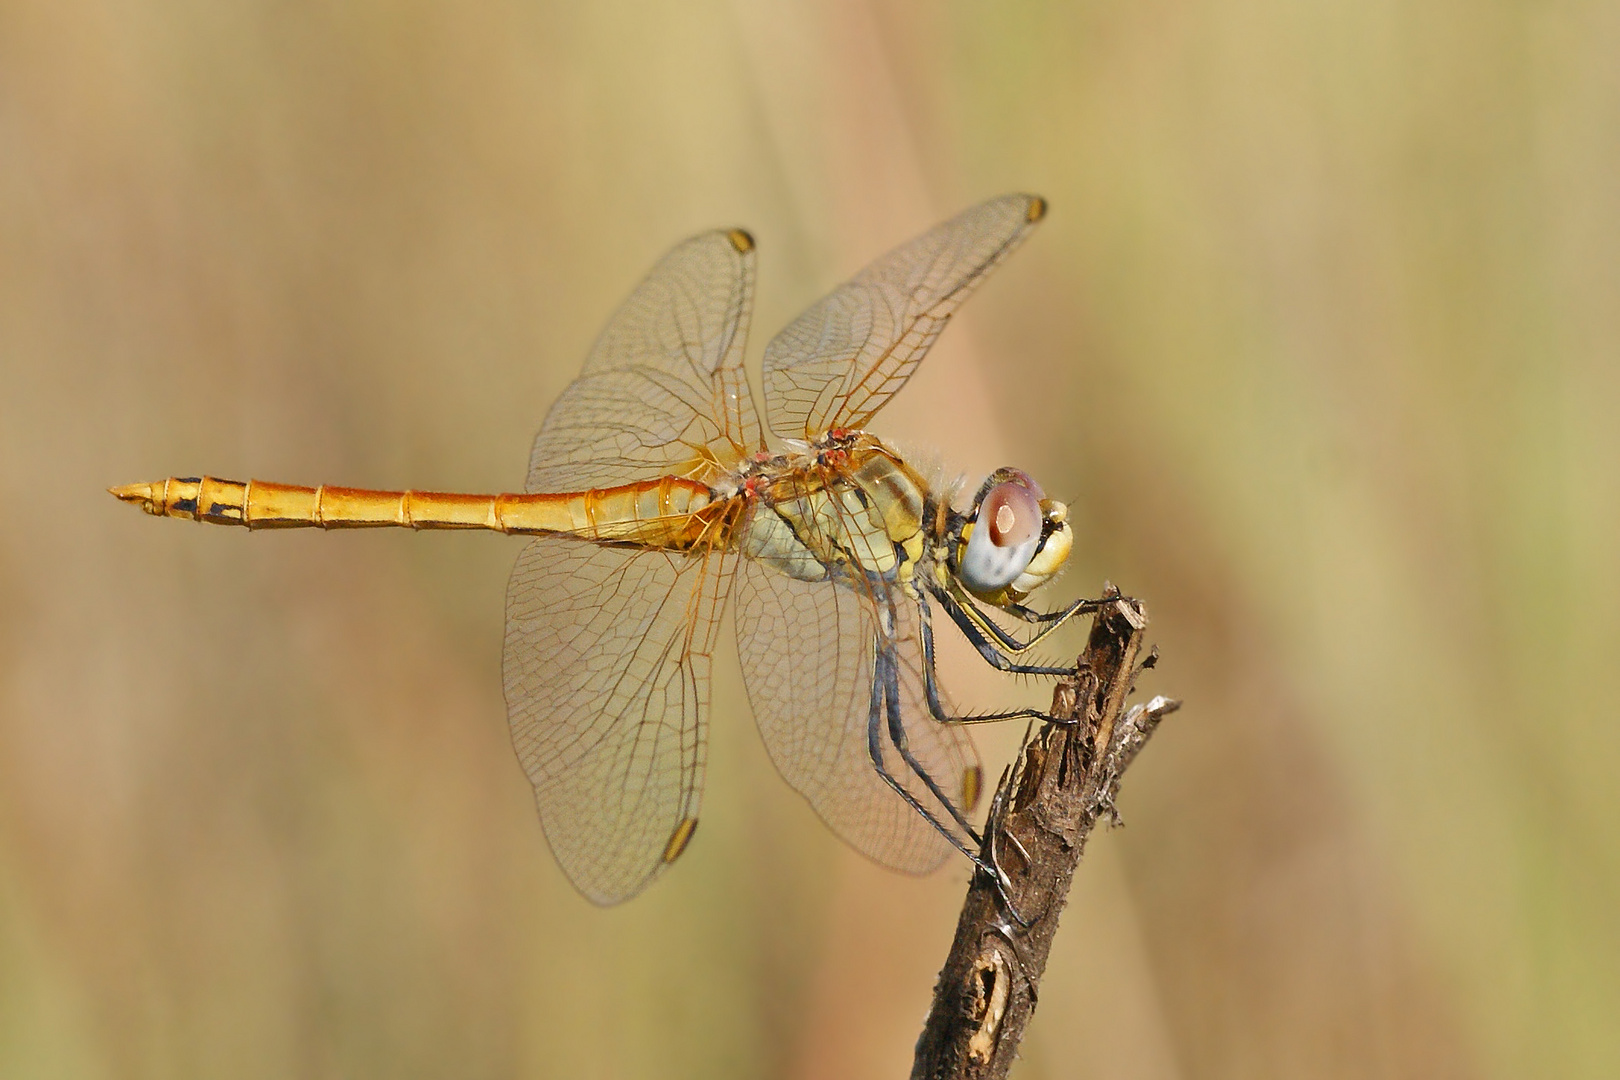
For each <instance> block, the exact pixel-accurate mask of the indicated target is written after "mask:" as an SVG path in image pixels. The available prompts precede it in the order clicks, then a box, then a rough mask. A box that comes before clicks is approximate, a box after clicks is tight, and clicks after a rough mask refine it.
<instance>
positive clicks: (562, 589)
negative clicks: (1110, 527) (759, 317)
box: [109, 195, 1096, 905]
mask: <svg viewBox="0 0 1620 1080" xmlns="http://www.w3.org/2000/svg"><path fill="white" fill-rule="evenodd" d="M1045 212H1046V203H1045V201H1044V200H1043V199H1041V198H1039V197H1038V196H1033V195H1005V196H1002V197H1000V198H995V199H991V200H989V201H988V202H984V203H981V204H980V205H977V206H974V207H972V208H970V209H968V210H966V211H965V212H963V213H961V214H959V215H958V216H957V217H954V218H952V219H951V220H949V221H946V222H944V223H943V224H941V225H938V226H936V227H935V228H933V229H931V230H930V231H928V232H926V233H924V234H922V235H921V236H919V237H917V238H915V239H913V240H911V241H910V242H908V243H906V244H904V245H902V246H900V247H898V248H896V249H895V250H893V251H891V252H889V253H888V254H886V255H884V256H882V257H881V258H879V259H877V260H876V261H875V262H873V263H872V264H871V265H869V266H867V267H866V268H865V269H864V270H862V271H861V272H860V273H859V274H857V275H856V276H855V277H854V278H852V279H851V280H850V281H848V282H847V283H845V284H844V285H842V286H840V287H839V288H837V289H835V290H834V291H833V292H831V293H830V294H828V295H827V296H825V297H823V298H822V299H821V300H819V301H818V302H816V303H815V304H814V305H812V306H811V307H810V308H809V309H808V310H806V311H805V312H804V313H803V314H802V315H800V316H799V317H798V318H797V319H795V320H794V321H793V322H792V323H790V324H789V325H788V326H787V327H786V328H785V329H784V330H782V331H781V333H779V334H778V335H777V336H776V337H775V338H774V339H773V340H772V341H771V342H770V343H769V344H768V345H767V346H766V348H765V355H764V361H763V382H764V386H763V389H764V406H765V408H764V419H765V423H764V424H763V425H762V424H761V422H760V415H759V412H758V411H757V409H756V402H755V398H754V395H753V391H752V389H751V387H750V384H749V380H748V376H747V373H746V371H745V369H744V366H743V353H744V344H745V338H746V335H747V331H748V324H749V317H750V313H751V309H752V302H753V296H754V257H755V245H754V240H753V238H752V237H751V236H750V235H749V234H748V233H747V232H744V231H742V230H741V229H722V230H715V231H711V232H706V233H702V234H700V235H697V236H694V237H692V238H691V239H689V240H686V241H685V242H683V243H681V244H679V245H678V246H676V247H675V248H674V249H673V250H672V251H670V252H669V253H668V254H667V255H665V256H664V257H663V259H662V260H661V261H659V262H658V264H657V265H656V266H655V267H654V268H653V269H652V271H651V272H650V273H649V274H648V275H647V277H646V278H645V279H644V280H643V281H642V282H641V284H640V285H639V286H638V287H637V288H636V289H635V291H634V292H632V293H631V294H630V296H629V298H628V299H627V300H626V301H625V302H624V304H623V305H622V306H621V307H620V308H619V309H618V310H617V312H616V313H615V314H614V315H613V316H612V317H611V319H610V320H609V322H608V324H607V326H606V328H605V329H604V330H603V331H602V334H601V336H600V337H599V338H598V339H597V341H596V343H595V345H594V347H593V348H592V350H591V352H590V355H589V357H588V358H587V360H586V362H585V367H584V370H583V372H582V373H581V375H580V376H579V378H578V379H576V380H575V381H574V382H573V383H572V384H570V385H569V386H568V387H567V388H566V389H565V390H564V391H563V393H562V395H561V397H559V398H558V399H557V401H556V403H555V404H554V405H553V406H552V408H551V410H550V412H549V413H548V414H547V416H546V419H545V421H544V424H543V426H542V427H541V429H540V432H539V434H538V436H537V437H536V439H535V442H534V447H533V451H532V453H531V455H530V458H529V472H528V478H527V482H526V484H525V490H524V491H523V492H521V493H506V494H496V495H470V494H456V493H446V492H434V491H414V490H406V491H377V490H368V489H357V488H344V487H334V486H327V485H320V486H317V487H301V486H296V485H290V484H278V483H269V482H265V481H259V480H250V481H245V482H243V481H234V480H224V479H219V478H215V477H208V476H202V477H170V478H168V479H166V480H161V481H158V482H156V483H142V484H129V485H125V486H122V487H115V488H111V489H109V490H110V491H111V493H112V494H113V495H115V496H117V497H118V498H119V499H122V500H124V501H126V502H130V503H133V504H135V505H137V506H139V507H140V508H142V509H144V510H145V511H146V512H147V513H149V514H154V515H158V516H167V517H174V518H187V519H190V520H193V521H198V522H206V523H210V524H216V525H235V526H246V527H247V528H249V529H276V528H301V527H316V528H322V529H338V528H364V527H385V526H398V527H405V528H411V529H484V530H493V531H496V532H501V533H512V534H521V535H524V536H529V537H532V538H533V539H531V540H530V541H529V543H528V545H527V546H526V547H525V548H524V549H523V551H522V553H521V554H520V555H519V557H518V560H517V564H516V566H515V568H514V569H513V571H512V575H511V579H510V581H509V584H508V587H507V595H506V624H505V625H506V634H505V645H504V655H503V664H502V675H503V682H504V689H505V696H506V704H507V712H508V718H509V720H510V723H511V731H512V742H513V745H514V747H515V749H516V752H517V757H518V759H519V761H520V762H521V763H522V766H523V769H524V771H525V773H526V774H527V775H528V778H529V781H530V783H531V784H532V785H533V788H534V796H535V801H536V804H537V806H538V808H539V816H540V820H541V824H542V826H543V828H544V830H545V834H546V837H547V839H548V841H549V843H550V845H551V848H552V851H553V853H554V855H555V857H556V859H557V861H558V863H559V864H560V865H561V867H562V869H563V871H564V872H565V873H566V874H567V876H568V877H569V879H570V880H571V881H572V882H573V883H574V885H575V886H576V887H577V888H578V889H579V891H580V892H581V893H583V894H584V895H585V896H586V897H588V898H589V899H590V900H592V901H595V902H596V903H598V904H604V905H606V904H614V903H618V902H620V901H623V900H626V899H628V898H629V897H632V896H634V895H636V894H637V893H639V892H641V891H642V890H643V889H644V888H646V887H647V885H648V884H650V883H651V882H652V881H653V880H654V879H655V878H657V877H658V876H659V875H660V874H661V873H662V872H663V871H664V870H665V869H667V868H668V867H669V866H670V865H671V864H672V863H674V862H675V861H676V859H677V858H678V857H679V856H680V855H681V853H682V852H683V851H684V850H686V848H687V845H688V843H689V842H690V841H691V839H692V836H693V833H694V830H695V829H696V827H697V822H698V811H699V804H700V800H701V797H702V791H703V781H704V770H705V763H706V747H707V739H708V736H707V713H708V711H709V697H710V682H711V667H712V659H713V655H714V651H715V647H716V644H717V638H718V636H719V635H718V628H719V624H720V619H721V615H722V612H723V611H724V608H725V606H726V602H727V600H728V598H734V600H735V605H736V606H735V615H734V625H735V630H736V639H737V649H738V653H739V655H740V657H741V661H742V671H743V676H744V682H745V685H746V689H747V694H748V700H749V704H750V706H751V708H752V711H753V714H754V718H755V720H756V722H757V725H758V727H759V731H760V734H761V736H762V737H763V740H764V743H765V746H766V748H767V750H768V752H769V754H770V757H771V759H772V761H773V762H774V763H775V765H776V767H777V769H778V771H779V772H780V773H781V774H782V776H783V778H784V779H785V780H786V781H787V782H788V784H790V785H791V786H792V787H793V788H794V789H796V790H797V791H798V792H799V793H800V794H801V795H803V796H804V798H805V799H807V800H808V801H809V803H810V805H811V806H812V807H813V808H814V810H815V811H816V813H817V814H818V815H819V816H820V817H821V818H822V819H823V820H824V821H825V822H826V823H827V825H828V826H830V827H831V829H832V830H833V831H834V832H835V833H836V834H838V835H839V836H840V837H842V838H843V839H844V840H845V841H847V842H848V843H849V844H850V845H851V846H852V847H854V848H855V849H857V850H858V851H860V852H862V853H864V854H865V855H867V856H868V857H870V858H871V859H873V860H875V861H877V862H878V863H881V864H884V865H886V866H889V867H893V868H895V869H897V870H901V871H906V872H910V873H915V874H922V873H927V872H929V871H931V870H933V869H935V868H936V867H938V866H939V865H940V864H941V863H942V862H943V861H944V860H945V859H947V858H948V857H949V856H950V853H951V851H952V849H955V850H957V851H960V852H962V853H963V854H965V855H966V856H967V857H968V858H969V859H971V860H973V861H974V862H975V863H976V864H977V865H978V866H980V868H981V869H986V867H985V865H984V862H983V860H981V859H980V857H979V856H978V854H977V853H976V851H977V846H978V844H979V843H980V839H981V838H980V836H979V834H978V833H977V832H976V831H975V829H974V826H973V824H972V821H971V819H970V816H969V815H970V814H972V813H973V810H974V808H975V806H976V804H977V802H978V798H979V792H980V788H981V786H982V771H981V768H980V765H979V763H978V757H977V754H976V752H975V750H974V747H973V743H972V741H971V739H970V738H969V737H968V735H967V733H966V730H965V725H966V724H968V723H971V722H979V721H990V720H1008V719H1015V718H1028V719H1031V720H1050V719H1051V718H1050V717H1049V716H1047V715H1046V714H1044V713H1042V712H1040V711H1039V710H1035V709H1027V708H1014V709H1004V710H999V711H993V712H980V713H974V714H971V715H959V714H957V713H954V712H953V711H952V707H951V705H950V704H949V702H950V699H949V697H948V696H947V695H946V693H945V692H944V691H943V690H942V688H941V687H940V685H939V679H938V675H937V672H936V663H935V636H934V635H935V619H936V615H941V616H943V619H942V620H941V625H944V623H945V622H948V623H949V624H951V625H953V626H954V627H955V628H956V629H957V630H958V631H959V632H960V633H961V634H962V635H964V636H965V637H966V639H967V640H968V641H969V642H971V644H972V645H973V646H974V648H975V649H976V650H977V652H978V653H979V654H980V655H981V656H982V657H983V658H984V659H985V660H986V661H988V662H989V663H990V664H991V665H993V666H994V667H995V668H997V669H999V670H1001V671H1003V672H1011V673H1019V674H1025V675H1036V676H1054V677H1060V676H1064V675H1069V674H1072V673H1073V668H1072V667H1063V666H1054V665H1051V664H1043V663H1038V662H1034V659H1033V658H1034V654H1033V653H1032V652H1031V649H1033V648H1034V647H1035V646H1037V645H1039V644H1040V643H1041V641H1042V640H1043V639H1045V638H1046V637H1047V635H1049V634H1051V633H1052V632H1054V631H1055V630H1057V629H1058V628H1059V627H1061V626H1062V625H1063V624H1064V623H1066V622H1067V621H1068V620H1069V619H1070V618H1071V617H1073V616H1075V615H1076V614H1079V613H1081V612H1085V611H1091V610H1095V608H1096V602H1095V601H1089V600H1083V599H1082V600H1075V601H1073V602H1071V603H1068V604H1066V605H1064V606H1061V607H1058V608H1057V609H1055V610H1052V611H1037V610H1035V609H1034V608H1032V607H1029V606H1026V604H1025V600H1026V599H1027V598H1028V597H1029V595H1030V594H1031V593H1032V592H1033V591H1035V590H1036V589H1038V588H1040V587H1041V586H1043V585H1044V584H1046V583H1048V582H1050V581H1051V580H1052V578H1053V577H1054V576H1056V575H1057V573H1058V572H1059V571H1060V570H1061V569H1062V568H1063V566H1064V564H1065V561H1066V560H1067V558H1068V556H1069V553H1070V549H1071V547H1072V545H1073V534H1072V530H1071V526H1070V522H1069V518H1068V509H1067V507H1066V506H1065V504H1064V503H1063V502H1061V501H1059V500H1056V499H1052V498H1048V497H1047V496H1046V495H1045V493H1044V492H1043V491H1042V489H1041V488H1040V487H1039V486H1038V485H1037V484H1036V482H1035V481H1034V480H1033V479H1031V478H1030V477H1029V476H1028V475H1027V474H1026V473H1024V472H1022V471H1020V470H1018V469H1014V468H1003V469H998V470H997V471H995V472H994V473H992V474H990V476H989V477H988V478H986V479H985V480H984V482H983V483H982V484H981V485H979V487H978V488H977V490H976V491H975V492H973V493H972V494H971V497H969V495H968V491H967V488H966V487H964V486H963V485H962V484H961V482H960V481H958V482H955V483H948V482H945V481H944V480H943V479H942V478H941V475H940V474H939V473H938V471H937V470H934V469H930V468H929V467H927V466H924V465H920V464H918V463H917V462H915V461H910V460H907V458H905V457H903V456H902V455H901V453H900V452H899V451H898V450H897V449H896V448H895V447H894V446H892V445H890V444H889V443H887V442H885V441H883V439H881V438H880V437H878V436H877V435H874V434H871V433H869V432H868V430H867V426H868V424H869V422H870V421H871V420H872V418H873V417H874V416H875V415H876V414H877V412H878V411H879V410H880V409H881V408H882V407H883V406H884V405H885V404H886V403H887V402H888V401H889V399H890V398H891V397H893V396H894V394H895V393H896V392H898V391H899V390H900V388H901V387H902V386H904V385H905V384H906V382H907V380H908V379H910V378H911V376H912V374H913V373H914V372H915V371H916V369H917V365H918V364H919V363H921V361H922V359H923V357H924V356H925V355H926V354H927V353H928V350H929V348H930V347H931V346H932V345H933V343H934V341H935V339H936V338H937V337H938V336H939V334H940V332H941V331H942V330H943V329H944V327H945V324H946V323H947V322H948V321H949V320H950V318H951V316H952V314H953V313H954V312H955V311H956V310H957V308H958V307H959V306H960V305H961V303H962V302H963V301H964V300H965V299H966V298H967V297H968V295H969V294H971V293H972V292H973V291H974V289H976V288H977V287H978V286H979V285H980V284H981V283H982V282H983V281H984V279H985V278H986V276H987V275H989V274H990V272H991V271H992V270H994V269H995V268H996V267H997V266H999V265H1000V264H1001V263H1002V262H1003V261H1004V260H1005V259H1006V258H1007V256H1008V255H1009V254H1010V253H1011V252H1012V251H1013V250H1014V249H1015V248H1016V247H1018V245H1019V244H1020V243H1022V242H1023V240H1024V239H1025V237H1026V236H1027V235H1028V234H1029V233H1030V231H1031V230H1032V229H1033V228H1034V227H1035V225H1036V224H1037V223H1038V222H1039V221H1040V220H1041V219H1042V217H1043V216H1044V215H1045ZM767 429H768V434H767ZM768 435H769V436H770V437H768ZM1016 624H1022V626H1023V629H1022V630H1019V629H1018V628H1017V625H1016ZM1009 627H1012V629H1009Z"/></svg>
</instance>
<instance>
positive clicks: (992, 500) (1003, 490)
mask: <svg viewBox="0 0 1620 1080" xmlns="http://www.w3.org/2000/svg"><path fill="white" fill-rule="evenodd" d="M979 521H980V523H981V524H984V525H987V526H989V529H990V542H991V543H992V544H994V545H995V546H996V547H998V548H1015V547H1018V546H1019V545H1020V544H1027V543H1030V542H1031V541H1034V540H1039V539H1040V537H1041V503H1040V500H1039V499H1038V498H1036V497H1035V493H1034V492H1032V491H1030V490H1029V488H1027V487H1024V486H1023V485H1022V484H997V485H996V486H995V487H993V488H991V489H990V494H988V495H986V496H985V497H984V503H983V504H982V505H981V506H980V508H979Z"/></svg>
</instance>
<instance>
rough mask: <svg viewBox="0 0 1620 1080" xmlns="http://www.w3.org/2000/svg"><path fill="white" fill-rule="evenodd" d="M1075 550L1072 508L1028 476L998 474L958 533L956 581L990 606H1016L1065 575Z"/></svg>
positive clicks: (984, 488)
mask: <svg viewBox="0 0 1620 1080" xmlns="http://www.w3.org/2000/svg"><path fill="white" fill-rule="evenodd" d="M1073 546H1074V534H1073V533H1072V532H1071V531H1070V529H1069V508H1068V507H1067V506H1065V505H1064V504H1063V503H1061V502H1058V501H1057V500H1056V499H1048V498H1047V497H1046V496H1045V494H1044V493H1043V492H1042V491H1041V488H1040V485H1039V484H1037V483H1035V481H1034V480H1032V479H1030V478H1029V476H1028V474H1026V473H1023V472H1020V471H1019V470H1018V469H997V470H996V471H995V472H993V473H991V474H990V476H989V478H988V479H986V480H985V482H984V485H983V486H982V487H980V488H979V494H978V495H977V496H976V497H975V498H974V500H973V509H972V511H971V512H969V513H968V515H967V516H966V517H965V518H963V519H962V525H961V528H960V529H959V530H958V532H957V535H956V551H955V555H956V559H955V563H956V565H955V571H956V576H957V578H958V579H959V580H960V581H961V582H962V584H963V585H964V586H966V587H967V590H968V591H969V592H970V593H972V594H973V595H974V596H977V597H978V598H979V599H981V600H984V601H985V602H987V603H991V604H998V605H999V604H1007V603H1017V602H1019V601H1021V600H1022V599H1023V598H1024V597H1025V596H1028V595H1029V594H1030V593H1031V592H1033V591H1034V590H1036V589H1038V588H1040V587H1041V586H1042V585H1044V584H1046V583H1047V582H1048V581H1050V580H1051V579H1052V578H1053V577H1054V576H1055V575H1056V574H1057V572H1058V571H1059V570H1061V569H1063V564H1064V562H1065V561H1067V560H1068V558H1069V549H1070V548H1072V547H1073Z"/></svg>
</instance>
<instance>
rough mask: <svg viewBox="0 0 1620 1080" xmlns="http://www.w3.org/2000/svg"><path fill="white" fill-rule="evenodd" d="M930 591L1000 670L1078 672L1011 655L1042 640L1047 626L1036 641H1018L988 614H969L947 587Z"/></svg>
mask: <svg viewBox="0 0 1620 1080" xmlns="http://www.w3.org/2000/svg"><path fill="white" fill-rule="evenodd" d="M929 591H931V592H932V593H933V594H934V599H936V600H938V601H939V604H940V606H941V607H943V608H944V609H945V614H947V615H949V616H950V617H951V621H952V622H954V623H955V624H956V625H957V627H958V628H959V629H960V630H961V631H962V633H963V635H964V636H965V637H966V638H967V639H968V641H970V642H972V643H973V647H974V648H975V649H978V650H979V655H980V656H982V657H984V659H985V662H986V663H988V664H989V665H990V666H991V667H993V668H996V669H997V670H999V671H1007V672H1011V673H1013V674H1015V675H1059V676H1061V675H1073V674H1074V668H1072V667H1052V666H1050V665H1046V664H1021V663H1019V662H1018V661H1016V660H1014V659H1012V658H1011V657H1009V656H1008V655H1007V653H1009V652H1012V653H1014V654H1016V653H1021V652H1023V651H1024V650H1025V649H1028V648H1029V647H1030V645H1033V644H1035V642H1036V641H1039V640H1040V638H1042V637H1045V636H1046V633H1047V631H1046V630H1043V631H1042V632H1041V633H1040V634H1038V635H1036V637H1035V638H1034V639H1033V640H1032V641H1029V642H1027V643H1021V642H1018V641H1014V640H1012V638H1011V637H1010V636H1009V635H1008V634H1007V632H1006V631H1005V630H1002V629H1001V628H1000V627H999V626H997V625H996V624H995V623H993V622H991V621H990V620H989V619H987V618H985V617H984V616H983V615H979V616H978V618H977V619H975V618H974V617H973V616H974V615H978V613H977V612H974V613H973V614H969V612H968V611H967V609H965V608H964V607H963V605H962V604H960V603H959V602H958V601H957V600H956V598H955V597H953V596H952V595H951V594H950V593H948V592H946V591H945V590H944V589H940V588H933V589H930V590H929ZM981 627H982V628H981ZM1051 629H1056V627H1055V625H1054V626H1052V627H1048V628H1047V630H1051ZM986 630H988V631H989V634H988V635H987V634H986ZM991 636H994V637H995V638H996V639H997V640H996V641H994V642H992V641H991Z"/></svg>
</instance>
